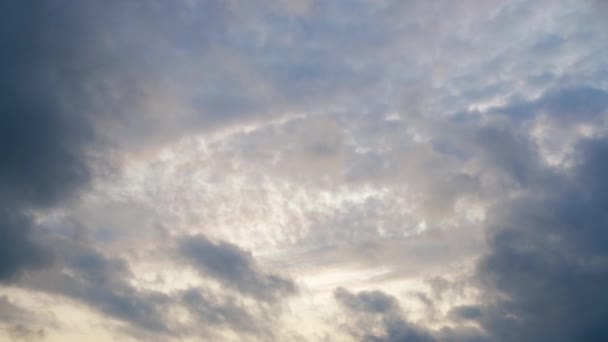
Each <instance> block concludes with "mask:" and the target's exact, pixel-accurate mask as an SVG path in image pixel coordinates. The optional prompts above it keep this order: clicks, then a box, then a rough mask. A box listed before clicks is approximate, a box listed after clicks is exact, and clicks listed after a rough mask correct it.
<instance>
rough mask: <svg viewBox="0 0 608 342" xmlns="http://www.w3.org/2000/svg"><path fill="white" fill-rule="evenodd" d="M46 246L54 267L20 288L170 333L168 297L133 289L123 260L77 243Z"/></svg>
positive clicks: (25, 279)
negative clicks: (52, 254) (54, 259)
mask: <svg viewBox="0 0 608 342" xmlns="http://www.w3.org/2000/svg"><path fill="white" fill-rule="evenodd" d="M47 243H48V244H49V245H51V246H52V248H53V250H54V251H56V255H57V265H56V267H53V268H51V269H48V270H44V271H39V272H36V273H32V274H29V275H28V276H26V277H23V278H22V279H21V284H22V285H23V286H27V287H29V288H32V289H35V290H39V291H44V292H47V293H53V294H59V295H62V296H66V297H68V298H72V299H76V300H78V301H81V302H82V303H85V304H87V305H88V306H90V307H91V308H93V309H94V310H97V311H99V312H103V313H104V314H106V315H108V316H111V317H114V318H117V319H120V320H122V321H125V322H128V323H130V324H131V327H135V328H137V329H139V330H142V331H144V332H154V333H156V334H167V333H169V332H170V331H171V326H170V323H169V319H168V317H166V316H165V313H166V310H167V309H168V308H169V307H170V305H171V304H172V298H171V297H170V296H168V295H166V294H163V293H161V292H155V291H149V290H143V289H138V288H136V287H135V286H133V285H132V283H131V280H132V278H133V275H132V273H131V270H130V267H129V265H128V263H127V262H126V261H124V260H122V259H120V258H112V257H107V256H105V255H104V254H102V253H101V252H99V251H97V250H96V249H95V248H94V247H93V246H90V245H89V244H87V243H84V242H80V241H75V240H70V239H64V238H53V239H52V240H49V241H47ZM127 330H128V329H127ZM132 332H133V333H135V332H136V331H132Z"/></svg>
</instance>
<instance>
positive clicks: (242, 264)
mask: <svg viewBox="0 0 608 342" xmlns="http://www.w3.org/2000/svg"><path fill="white" fill-rule="evenodd" d="M178 249H179V252H180V253H181V254H182V255H183V256H184V257H185V258H186V259H187V260H188V261H189V263H190V265H192V266H193V267H194V268H195V269H197V270H199V271H200V272H201V273H202V274H203V275H208V276H211V277H213V278H215V279H217V280H218V281H219V282H221V283H222V284H223V285H226V286H228V287H231V288H234V289H236V290H238V291H239V292H240V293H242V294H243V295H248V296H252V297H254V298H256V299H259V300H263V301H268V302H274V301H277V300H280V299H282V298H283V297H285V296H289V295H292V294H294V293H296V291H297V288H296V285H295V284H294V283H293V282H292V281H291V280H290V279H286V278H282V277H280V276H277V275H274V274H269V273H265V272H263V271H262V270H261V269H260V268H259V266H258V265H257V263H256V262H255V259H254V258H253V256H252V255H251V254H250V253H248V252H245V251H243V250H242V249H240V248H239V247H238V246H236V245H233V244H230V243H227V242H213V241H210V240H208V239H207V238H206V237H204V236H202V235H196V236H188V237H183V238H181V239H180V241H179V247H178Z"/></svg>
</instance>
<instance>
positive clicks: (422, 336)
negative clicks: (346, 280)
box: [334, 288, 489, 342]
mask: <svg viewBox="0 0 608 342" xmlns="http://www.w3.org/2000/svg"><path fill="white" fill-rule="evenodd" d="M334 298H335V299H336V301H337V302H338V303H339V304H340V305H341V306H342V308H343V309H344V313H345V314H346V317H345V319H344V320H345V323H344V324H343V328H344V329H345V330H346V331H347V333H349V334H350V335H351V336H352V337H353V338H354V339H355V340H357V341H365V342H437V341H442V342H452V341H453V342H481V341H489V339H488V337H487V336H485V334H483V333H482V332H481V331H480V330H479V329H476V328H474V327H459V328H447V327H445V328H443V329H440V330H439V331H433V330H430V329H428V328H426V327H424V326H422V325H420V324H417V323H414V322H411V321H409V320H408V319H407V317H405V315H404V313H403V311H402V310H401V307H400V305H399V301H398V300H397V299H396V298H395V297H393V296H391V295H387V294H385V293H383V292H381V291H378V290H374V291H361V292H357V293H352V292H350V291H348V290H346V289H344V288H337V289H336V290H335V291H334Z"/></svg>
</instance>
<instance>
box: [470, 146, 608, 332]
mask: <svg viewBox="0 0 608 342" xmlns="http://www.w3.org/2000/svg"><path fill="white" fill-rule="evenodd" d="M607 146H608V145H607V143H606V141H605V139H599V140H591V141H582V142H581V143H580V144H579V146H578V148H577V152H578V156H579V159H580V163H579V164H578V165H577V166H576V167H575V168H574V169H573V170H571V172H570V173H569V174H567V175H564V176H563V177H560V178H558V179H556V180H555V181H554V182H553V183H549V184H547V185H546V186H544V187H541V188H540V191H538V190H537V191H534V192H529V193H525V194H524V195H522V196H519V197H517V198H515V199H513V200H510V201H505V202H502V203H500V204H499V205H497V207H496V208H494V209H493V210H492V212H491V213H490V215H489V217H490V218H491V220H490V223H489V224H490V227H491V229H492V230H491V232H492V233H491V235H490V239H489V248H490V252H489V253H488V254H487V255H485V256H484V257H483V258H482V261H481V264H480V268H479V277H480V278H481V279H482V280H483V281H484V283H485V284H486V286H487V288H486V291H487V293H488V294H489V295H492V298H494V301H493V302H492V303H491V304H490V305H489V309H487V310H488V311H489V312H488V313H487V314H484V315H483V316H482V317H481V322H482V324H483V325H484V327H485V328H486V329H487V330H488V331H490V332H491V333H493V334H494V335H495V336H496V338H497V339H498V340H499V341H535V340H546V339H548V340H554V341H572V340H578V339H581V340H586V341H601V340H604V339H605V338H607V337H608V331H607V330H606V329H605V327H604V325H603V324H602V323H601V322H602V317H605V315H606V310H605V307H606V305H605V304H604V303H606V302H607V301H608V296H607V295H606V293H605V291H604V290H603V289H604V288H605V286H606V285H607V283H608V278H607V277H606V274H607V270H608V268H607V267H608V264H607V263H606V260H607V256H608V249H606V247H605V246H606V244H605V242H606V241H605V240H606V237H607V235H606V232H605V229H604V228H605V227H604V226H605V222H606V212H607V211H606V209H607V207H606V203H607V201H606V200H607V197H606V195H605V194H606V186H607V185H608V184H607V183H606V181H605V177H604V172H605V170H606V162H605V160H606V157H607V156H608V154H607V153H608V148H607Z"/></svg>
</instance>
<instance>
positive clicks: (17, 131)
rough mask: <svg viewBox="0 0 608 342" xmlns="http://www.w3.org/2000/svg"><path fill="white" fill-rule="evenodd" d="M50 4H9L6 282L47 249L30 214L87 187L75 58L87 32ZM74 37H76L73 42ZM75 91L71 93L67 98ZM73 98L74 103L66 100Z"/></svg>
mask: <svg viewBox="0 0 608 342" xmlns="http://www.w3.org/2000/svg"><path fill="white" fill-rule="evenodd" d="M73 14H74V13H73V12H71V11H69V10H68V11H61V12H60V11H58V10H57V9H56V8H54V7H53V6H52V5H51V4H50V3H44V4H30V3H29V2H20V3H19V4H17V3H14V4H7V5H6V6H3V14H2V16H3V20H2V21H3V29H2V30H0V44H2V46H3V47H4V49H5V50H6V51H7V52H9V53H6V54H4V55H3V56H2V58H1V59H0V70H1V71H2V74H3V75H4V76H3V78H4V80H5V82H3V83H2V85H1V86H0V94H1V95H0V110H1V111H2V125H0V203H1V206H2V207H3V210H2V213H1V214H0V234H2V236H3V238H2V239H1V243H0V244H1V245H2V246H0V250H1V251H2V252H0V253H2V256H3V257H2V263H1V264H0V280H2V281H6V280H9V279H13V278H14V277H15V276H16V275H17V274H18V273H19V272H20V271H21V270H22V269H27V268H30V267H34V268H36V267H39V266H41V265H42V264H44V262H43V261H44V260H46V259H48V255H47V252H46V251H44V249H43V248H42V247H41V246H39V245H38V244H37V243H36V242H35V241H34V240H35V239H34V238H33V237H32V234H33V232H32V230H33V228H32V225H33V224H32V222H31V217H30V215H29V213H28V211H29V210H31V209H40V208H48V207H52V206H54V205H55V204H57V203H59V202H61V201H63V200H65V199H67V198H68V197H70V196H71V195H73V194H74V193H75V192H76V191H77V190H78V189H79V188H81V187H82V186H83V185H84V184H86V183H87V182H88V180H89V179H90V173H89V170H88V166H87V157H86V150H87V148H89V147H90V145H91V143H92V141H93V138H94V137H93V132H92V129H91V126H90V122H89V119H90V117H89V116H88V115H87V114H86V113H84V112H81V111H80V109H82V107H81V103H80V100H79V98H80V97H81V95H83V94H82V91H81V89H79V87H80V86H82V85H83V83H82V81H83V77H82V75H81V74H80V73H79V70H78V68H79V65H75V64H70V63H69V62H68V61H69V60H70V58H72V57H75V58H77V59H78V58H79V57H83V56H80V55H79V53H77V52H75V50H74V49H75V48H76V47H77V46H78V43H80V42H79V41H78V39H79V38H82V37H81V36H79V35H78V34H77V35H76V36H74V34H71V33H70V32H72V31H83V28H80V27H79V26H80V24H82V22H80V21H79V20H77V18H75V17H73ZM70 37H71V38H73V39H75V40H76V41H75V40H73V39H71V38H70ZM68 94H69V95H68ZM66 97H69V100H67V99H66Z"/></svg>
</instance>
